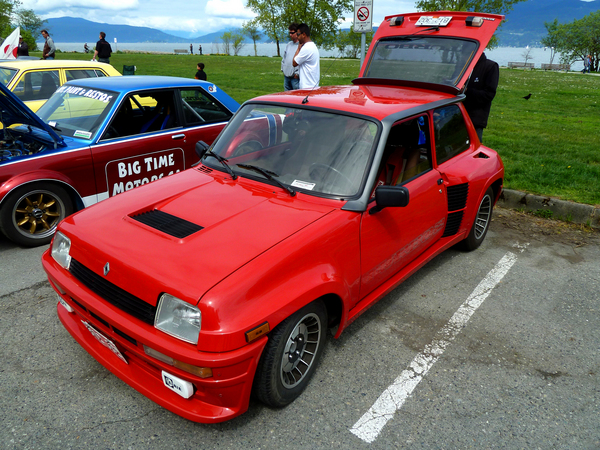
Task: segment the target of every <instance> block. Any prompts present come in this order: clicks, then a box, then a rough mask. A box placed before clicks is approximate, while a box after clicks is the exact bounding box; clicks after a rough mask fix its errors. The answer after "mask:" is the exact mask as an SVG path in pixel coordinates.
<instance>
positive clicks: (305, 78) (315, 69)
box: [292, 23, 321, 89]
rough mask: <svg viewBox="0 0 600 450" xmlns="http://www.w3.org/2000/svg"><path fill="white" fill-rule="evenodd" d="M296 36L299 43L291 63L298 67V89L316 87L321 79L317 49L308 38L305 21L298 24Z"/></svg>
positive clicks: (308, 32) (308, 29)
mask: <svg viewBox="0 0 600 450" xmlns="http://www.w3.org/2000/svg"><path fill="white" fill-rule="evenodd" d="M297 36H298V42H299V43H300V45H298V49H297V50H296V54H295V55H294V61H293V63H292V64H293V65H294V67H297V68H298V73H299V75H300V89H313V88H317V87H319V80H320V79H321V66H320V61H319V49H317V46H316V45H315V43H314V42H313V41H311V40H310V28H309V26H308V25H306V24H305V23H301V24H300V25H298V31H297Z"/></svg>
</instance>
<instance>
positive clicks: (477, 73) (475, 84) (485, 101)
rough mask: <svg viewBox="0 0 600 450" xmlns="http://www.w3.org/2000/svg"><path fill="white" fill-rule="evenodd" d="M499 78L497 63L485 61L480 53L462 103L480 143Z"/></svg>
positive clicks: (484, 57) (485, 58) (483, 54)
mask: <svg viewBox="0 0 600 450" xmlns="http://www.w3.org/2000/svg"><path fill="white" fill-rule="evenodd" d="M499 78H500V69H499V68H498V63H496V62H495V61H492V60H491V59H487V57H486V56H485V53H482V54H481V57H480V58H479V61H477V64H476V65H475V68H474V69H473V73H471V78H469V82H468V83H467V90H466V92H465V94H466V96H467V98H466V99H465V101H464V105H465V108H467V112H468V113H469V117H471V121H472V122H473V126H474V127H475V130H476V131H477V136H479V140H480V141H483V129H484V128H485V127H487V122H488V117H489V115H490V108H491V107H492V100H493V99H494V97H495V96H496V89H497V88H498V79H499Z"/></svg>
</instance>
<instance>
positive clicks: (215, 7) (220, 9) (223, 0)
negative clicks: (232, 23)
mask: <svg viewBox="0 0 600 450" xmlns="http://www.w3.org/2000/svg"><path fill="white" fill-rule="evenodd" d="M204 12H205V13H206V14H207V15H209V16H216V17H235V18H238V19H242V20H243V19H252V18H253V17H254V13H252V11H250V10H249V9H246V7H245V5H244V2H243V1H242V0H208V1H207V2H206V8H205V9H204Z"/></svg>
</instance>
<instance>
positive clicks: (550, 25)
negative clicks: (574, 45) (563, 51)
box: [540, 19, 560, 64]
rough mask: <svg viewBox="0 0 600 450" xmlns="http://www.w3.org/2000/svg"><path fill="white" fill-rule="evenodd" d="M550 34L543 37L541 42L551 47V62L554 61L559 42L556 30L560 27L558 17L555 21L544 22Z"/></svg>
mask: <svg viewBox="0 0 600 450" xmlns="http://www.w3.org/2000/svg"><path fill="white" fill-rule="evenodd" d="M544 26H545V27H546V31H547V32H548V35H547V36H545V37H543V38H542V39H541V40H540V42H541V43H542V45H543V46H545V47H548V48H549V49H550V64H552V62H553V61H554V57H555V56H556V50H557V49H558V46H559V44H560V43H559V42H558V36H557V34H556V30H557V29H558V19H554V22H544Z"/></svg>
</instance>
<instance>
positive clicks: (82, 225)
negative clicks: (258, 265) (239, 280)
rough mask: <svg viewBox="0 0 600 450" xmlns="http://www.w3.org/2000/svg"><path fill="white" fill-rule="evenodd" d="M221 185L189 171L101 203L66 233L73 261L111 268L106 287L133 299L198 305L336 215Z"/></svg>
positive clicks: (258, 189)
mask: <svg viewBox="0 0 600 450" xmlns="http://www.w3.org/2000/svg"><path fill="white" fill-rule="evenodd" d="M220 177H221V178H219V177H217V178H213V177H212V176H208V175H204V174H202V173H199V172H198V171H197V170H193V169H191V170H188V171H185V172H182V173H180V174H178V175H175V176H171V177H168V178H166V179H163V180H162V181H161V183H156V184H155V185H153V183H150V184H149V185H146V186H144V187H142V188H138V189H134V190H132V191H130V192H127V193H126V194H121V195H118V196H116V197H114V198H113V199H111V201H109V202H100V203H99V204H97V205H95V206H93V207H91V208H88V209H86V210H84V211H82V212H80V213H78V214H75V215H73V216H70V217H69V218H67V219H66V220H65V221H64V222H63V224H62V225H61V227H60V229H61V231H62V232H64V233H65V234H66V235H67V236H69V237H70V238H71V240H72V243H73V244H72V250H71V255H72V257H73V258H75V259H76V260H78V261H79V262H80V263H82V264H84V265H85V266H87V267H88V268H89V269H91V270H93V271H94V272H96V273H98V274H100V275H101V274H102V273H103V272H102V268H103V267H104V266H105V264H106V263H109V264H110V268H111V269H110V273H109V274H108V275H107V279H108V280H109V281H111V282H112V283H114V284H115V285H117V286H119V287H121V288H123V289H125V290H126V291H128V292H130V293H132V294H133V295H136V296H138V297H140V298H142V299H144V300H146V301H148V302H149V303H153V304H155V303H156V301H157V299H158V296H159V295H160V294H161V293H162V292H165V291H166V290H168V292H169V293H170V294H172V295H175V296H178V297H180V298H182V299H185V300H187V301H190V302H193V301H198V299H199V298H200V297H201V296H202V295H203V294H204V292H206V291H207V290H208V289H210V288H211V287H213V286H215V285H216V284H217V283H219V282H220V281H221V280H223V279H224V278H225V277H227V276H228V275H229V274H231V273H232V272H234V271H235V270H236V269H238V268H239V267H241V266H243V265H244V264H246V263H248V262H249V261H251V260H252V259H253V258H255V257H256V256H258V255H260V254H261V253H263V252H265V251H267V250H268V249H269V248H271V247H273V246H274V245H277V243H278V242H281V241H282V240H284V239H286V238H288V237H289V236H290V235H292V234H293V233H295V232H297V231H298V230H300V229H302V228H304V227H306V226H308V225H309V224H311V223H312V222H314V221H316V220H318V219H319V218H321V217H323V216H324V215H326V214H328V213H329V212H331V211H332V210H333V209H334V208H332V207H327V206H323V205H322V204H317V203H314V202H311V201H310V197H305V200H303V199H302V197H303V195H302V194H299V195H297V196H295V197H291V196H290V195H289V194H288V193H287V192H285V191H282V190H281V189H280V188H278V187H273V186H270V185H265V184H261V183H257V182H254V181H251V180H247V179H243V178H238V179H237V180H236V181H233V180H231V179H230V178H223V176H220ZM157 185H158V186H157ZM190 186H193V187H192V188H190ZM280 191H281V192H280ZM150 200H151V201H150ZM141 204H145V206H144V207H143V208H142V209H140V208H139V206H140V205H141ZM134 205H135V206H134ZM119 219H120V220H119ZM72 225H75V226H72Z"/></svg>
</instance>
